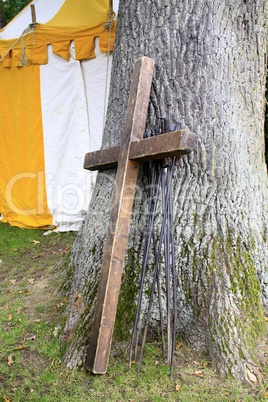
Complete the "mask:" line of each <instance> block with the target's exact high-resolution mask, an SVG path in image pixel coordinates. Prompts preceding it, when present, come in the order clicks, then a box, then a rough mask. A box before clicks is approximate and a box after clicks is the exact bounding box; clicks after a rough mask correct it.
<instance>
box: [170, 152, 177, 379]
mask: <svg viewBox="0 0 268 402" xmlns="http://www.w3.org/2000/svg"><path fill="white" fill-rule="evenodd" d="M174 162H175V158H174ZM169 211H170V235H171V266H172V287H173V337H172V350H171V362H170V375H171V377H172V376H173V371H174V355H175V348H176V330H177V315H178V307H177V281H176V267H175V241H174V213H173V197H172V190H171V191H170V197H169Z"/></svg>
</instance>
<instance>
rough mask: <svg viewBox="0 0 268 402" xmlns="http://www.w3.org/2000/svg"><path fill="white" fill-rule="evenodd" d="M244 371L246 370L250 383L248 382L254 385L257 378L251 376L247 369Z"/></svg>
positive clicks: (253, 375)
mask: <svg viewBox="0 0 268 402" xmlns="http://www.w3.org/2000/svg"><path fill="white" fill-rule="evenodd" d="M246 370H247V377H248V379H249V381H250V382H254V383H256V382H258V380H257V377H256V376H255V374H253V373H252V372H251V371H250V370H248V369H246Z"/></svg>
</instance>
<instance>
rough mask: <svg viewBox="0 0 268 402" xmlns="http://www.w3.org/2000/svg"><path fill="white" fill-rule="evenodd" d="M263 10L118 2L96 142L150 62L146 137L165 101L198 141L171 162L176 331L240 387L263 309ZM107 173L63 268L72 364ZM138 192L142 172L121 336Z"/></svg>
mask: <svg viewBox="0 0 268 402" xmlns="http://www.w3.org/2000/svg"><path fill="white" fill-rule="evenodd" d="M265 3H266V2H265V0H255V1H254V0H249V1H243V0H206V1H205V2H200V1H197V0H196V1H194V0H187V1H178V0H165V1H159V0H150V1H142V0H132V1H131V2H129V1H126V0H121V4H120V9H119V15H118V28H117V41H116V47H115V48H116V50H115V53H114V60H113V73H112V86H111V93H110V103H109V109H108V115H107V125H106V130H105V135H104V141H103V145H104V146H108V145H114V144H119V143H120V133H121V132H122V127H123V124H124V117H125V111H126V105H127V98H128V90H129V87H130V78H131V74H132V68H133V63H134V61H135V60H136V59H137V58H139V57H140V56H141V55H146V56H149V57H152V58H154V59H155V61H156V71H155V76H154V81H153V87H152V93H151V101H150V106H149V117H148V124H147V130H148V131H149V130H154V129H155V127H156V118H158V117H166V116H167V109H168V108H167V105H168V104H171V116H172V120H173V122H175V121H179V122H181V123H182V127H183V128H188V129H189V130H191V131H192V132H194V133H196V136H197V142H196V148H195V150H194V153H192V154H191V155H190V156H188V157H184V158H183V159H182V160H181V162H180V165H179V167H178V168H177V171H176V175H175V178H174V181H173V184H174V186H173V187H174V188H173V191H174V209H175V243H176V263H177V276H178V283H179V285H178V331H179V332H180V334H181V335H182V336H184V338H185V339H186V340H187V342H188V343H189V344H190V345H191V346H192V347H193V348H195V349H198V350H205V351H208V352H209V354H210V356H211V358H212V359H213V361H214V362H215V364H216V366H217V368H218V370H219V371H220V372H221V373H222V374H224V375H226V374H228V373H232V374H233V376H234V377H236V378H238V379H240V380H244V381H248V382H250V381H252V380H253V381H255V380H256V379H257V378H259V370H258V368H257V365H256V366H255V363H256V364H257V361H256V356H255V354H254V347H255V345H256V342H257V341H258V338H259V336H260V335H261V334H262V333H263V328H264V324H263V306H262V304H263V305H264V306H266V305H267V304H268V289H267V285H268V275H267V273H266V272H265V268H266V267H267V265H268V248H267V230H268V224H267V212H268V211H267V209H268V208H267V205H268V203H267V197H268V193H267V169H266V165H265V160H264V91H265V71H266V64H265V51H266V27H265V21H266V20H267V8H265ZM114 176H115V173H114V171H109V172H106V173H102V174H99V176H98V178H97V183H96V186H95V191H94V196H93V199H92V202H91V204H90V207H89V211H88V215H87V218H86V219H85V222H84V225H83V228H82V229H81V231H80V233H79V234H78V237H77V240H76V242H75V245H74V248H73V251H72V255H71V262H70V264H69V265H68V267H67V274H68V275H67V278H66V283H65V290H66V292H67V294H68V296H69V300H70V303H69V307H68V309H67V318H66V326H65V329H64V334H65V339H66V340H67V341H68V346H67V350H66V354H65V362H66V363H67V365H68V367H70V368H76V367H77V366H79V365H82V364H84V360H85V356H86V346H87V341H88V336H89V332H90V326H91V323H92V315H93V313H94V297H95V294H96V289H97V286H98V276H99V270H100V266H101V259H102V246H103V241H104V237H105V233H106V227H107V224H108V218H109V209H110V200H111V192H112V189H113V181H114ZM145 186H146V180H145V178H144V175H143V171H142V169H141V171H140V177H139V182H138V186H137V188H138V189H139V191H138V192H137V197H136V202H135V205H134V212H135V213H134V214H133V219H132V228H131V233H130V238H129V245H128V253H127V257H126V261H125V271H124V272H125V274H124V279H123V285H122V288H121V295H120V302H119V310H118V315H117V325H116V331H115V332H116V334H118V333H119V332H120V331H119V330H118V328H121V329H122V328H123V331H121V332H124V333H125V334H126V335H128V336H129V333H130V331H131V328H132V326H133V314H134V312H135V300H136V295H137V291H138V285H137V282H138V275H139V271H140V268H139V267H140V261H141V254H142V247H143V244H142V240H143V225H142V224H143V223H144V211H145V210H146V207H145V204H146V194H147V193H146V191H145V190H144V188H145ZM261 290H262V292H261ZM261 295H262V297H261ZM131 313H133V314H131ZM250 372H251V374H250ZM252 373H253V374H252ZM254 376H255V377H254Z"/></svg>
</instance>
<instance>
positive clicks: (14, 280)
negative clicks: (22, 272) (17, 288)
mask: <svg viewBox="0 0 268 402" xmlns="http://www.w3.org/2000/svg"><path fill="white" fill-rule="evenodd" d="M16 282H17V279H11V281H9V284H10V285H15V284H16Z"/></svg>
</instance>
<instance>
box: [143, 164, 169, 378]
mask: <svg viewBox="0 0 268 402" xmlns="http://www.w3.org/2000/svg"><path fill="white" fill-rule="evenodd" d="M173 169H174V163H173V164H172V174H171V175H170V180H169V182H168V188H167V197H169V193H170V188H171V179H172V175H173ZM161 171H162V169H161ZM161 171H160V172H161ZM167 212H168V211H167V209H166V210H165V211H164V216H163V220H162V226H161V231H160V236H159V243H158V253H157V255H156V261H155V268H154V276H153V281H152V286H151V294H150V299H149V304H148V309H147V317H146V323H145V327H144V332H143V339H142V344H141V351H140V358H139V363H138V371H140V368H141V363H142V358H143V351H144V346H145V341H146V336H147V331H148V326H149V321H150V315H151V310H152V304H153V294H154V289H155V283H156V278H157V275H158V265H159V259H160V255H161V247H162V243H163V238H164V230H165V224H166V219H167Z"/></svg>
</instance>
